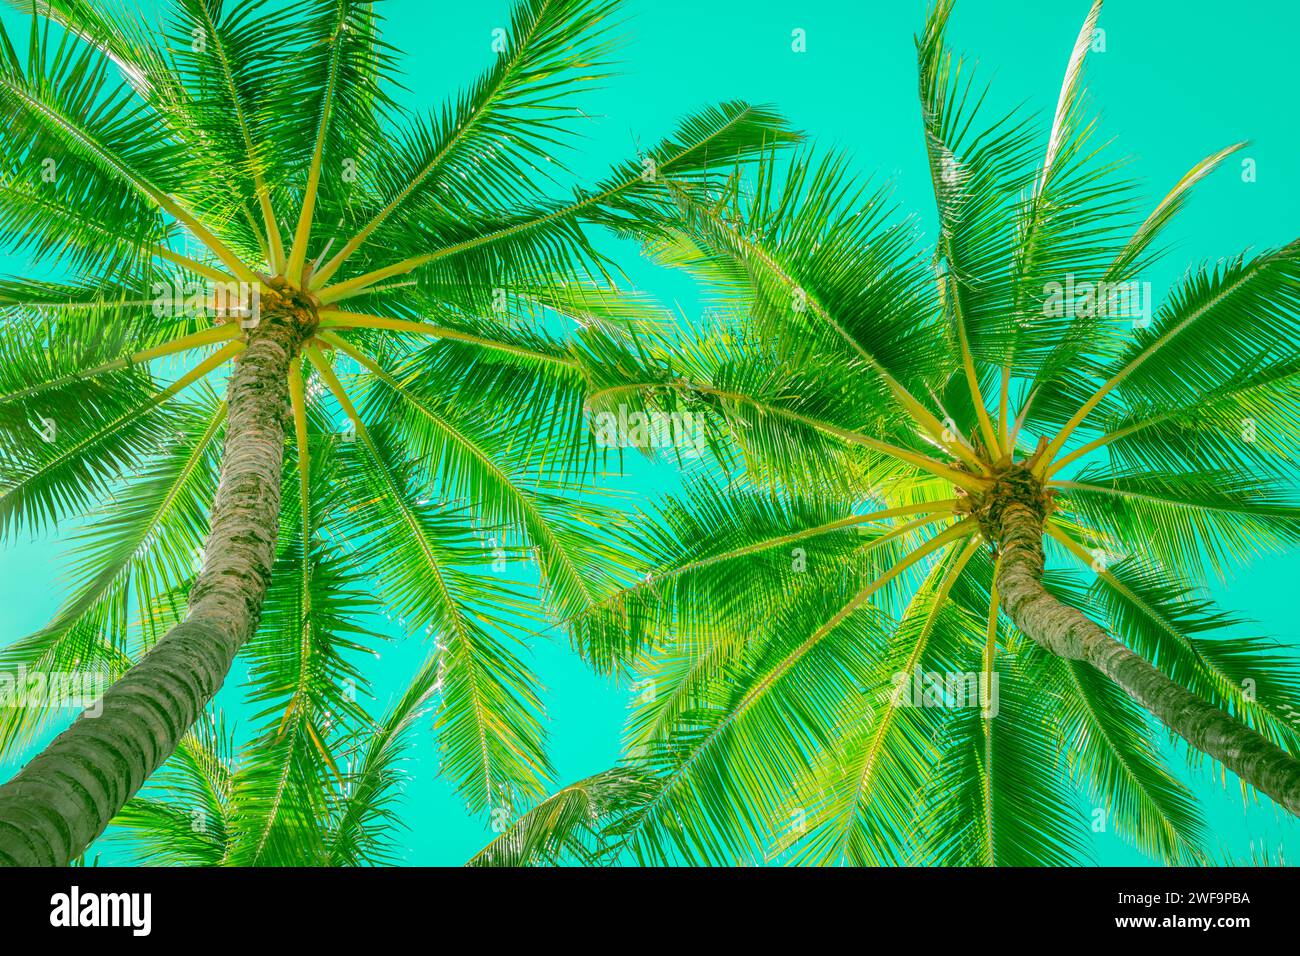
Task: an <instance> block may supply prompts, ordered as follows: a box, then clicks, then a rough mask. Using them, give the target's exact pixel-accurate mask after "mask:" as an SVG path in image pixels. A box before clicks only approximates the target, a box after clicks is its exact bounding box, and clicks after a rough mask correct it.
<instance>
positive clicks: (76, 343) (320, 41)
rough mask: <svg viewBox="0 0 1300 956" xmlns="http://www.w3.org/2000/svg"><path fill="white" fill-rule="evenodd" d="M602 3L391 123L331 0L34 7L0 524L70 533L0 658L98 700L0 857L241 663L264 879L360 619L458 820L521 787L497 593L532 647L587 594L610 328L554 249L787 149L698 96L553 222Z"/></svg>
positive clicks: (148, 754)
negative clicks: (421, 635)
mask: <svg viewBox="0 0 1300 956" xmlns="http://www.w3.org/2000/svg"><path fill="white" fill-rule="evenodd" d="M18 6H20V7H22V8H25V9H31V6H30V5H29V4H27V3H25V2H24V3H21V4H18ZM617 6H618V4H617V3H616V2H612V0H520V2H519V3H517V4H516V5H515V7H514V11H513V14H512V19H511V22H510V27H509V30H508V31H505V33H504V39H502V40H501V41H500V42H499V43H498V46H499V50H498V56H497V59H496V60H495V62H494V63H493V64H492V66H491V67H490V68H489V69H488V70H487V71H486V72H485V73H484V74H483V76H482V77H481V78H480V79H479V80H478V81H477V82H476V83H475V84H474V85H472V86H471V87H470V88H469V89H468V90H467V91H466V92H465V93H464V94H462V95H461V96H459V97H457V98H454V99H453V100H451V101H450V102H449V103H448V104H447V105H446V106H445V107H443V108H442V109H441V110H438V111H434V112H431V113H429V114H427V115H425V114H414V113H412V112H410V111H409V110H407V109H404V108H402V107H401V106H399V104H398V103H397V102H396V100H395V99H394V95H395V91H396V89H397V70H396V65H395V58H396V57H395V55H396V50H395V49H394V48H393V47H392V46H390V45H389V44H388V43H387V42H385V40H384V39H383V37H382V35H381V22H380V18H379V17H378V15H377V14H376V12H375V10H374V9H373V8H372V4H371V3H370V2H362V0H298V2H295V3H292V4H290V5H288V6H287V7H283V8H280V7H277V8H276V9H269V8H267V7H266V6H265V5H264V4H263V3H262V2H261V0H240V2H226V3H222V2H221V0H173V2H170V3H169V4H167V6H166V10H165V17H166V21H165V23H164V24H163V25H162V26H161V27H160V28H158V29H154V28H151V27H149V26H147V25H145V24H143V23H140V22H138V20H137V19H136V14H135V13H134V11H131V10H129V9H125V10H123V9H114V8H106V7H105V6H104V5H103V4H100V3H92V2H89V0H41V2H39V3H37V4H36V9H35V12H34V13H33V18H32V26H31V30H30V33H29V35H28V36H27V38H26V49H25V51H23V52H20V49H19V48H20V46H21V45H22V38H21V37H11V36H10V35H9V33H8V32H4V33H0V142H3V146H4V154H5V156H6V157H7V158H6V162H5V166H4V170H3V174H2V175H3V190H2V191H0V233H2V238H3V242H4V244H5V247H6V248H8V249H9V250H10V251H12V252H15V253H20V254H26V255H28V256H30V258H31V259H32V261H33V263H34V265H33V268H34V269H40V270H44V271H43V273H42V278H33V277H29V276H25V277H21V278H11V279H8V280H5V281H4V283H3V289H0V301H2V302H3V309H2V313H3V322H4V325H5V332H6V334H5V336H4V344H3V346H0V348H3V356H2V358H0V380H2V381H0V393H2V396H0V429H3V441H2V447H0V462H2V463H3V472H2V475H0V481H2V490H3V496H2V497H0V532H2V533H3V534H4V536H5V537H6V538H9V539H12V538H13V537H14V536H15V535H17V534H20V533H24V532H27V533H36V532H42V531H44V530H46V529H48V528H50V527H53V526H54V524H55V523H56V522H57V521H60V520H64V519H69V518H73V519H78V524H77V527H78V531H77V535H78V539H79V540H78V544H77V551H76V554H75V559H74V562H73V564H72V568H71V570H72V575H73V579H74V580H73V589H72V592H71V594H70V596H69V598H68V599H67V601H66V603H65V604H64V605H63V606H62V608H61V609H60V610H59V612H58V613H57V614H56V616H55V618H54V619H53V620H52V621H51V622H50V624H49V625H48V626H47V627H45V628H43V629H42V630H41V631H39V632H38V633H36V634H33V635H31V636H29V637H26V638H24V639H21V640H18V641H17V642H14V643H10V644H9V645H8V646H6V647H5V648H4V650H3V653H2V655H0V656H2V657H3V669H4V672H5V673H6V674H7V675H12V674H14V673H19V674H25V675H31V674H40V675H43V676H47V677H48V676H51V675H60V676H61V678H62V677H67V676H68V675H72V676H74V677H76V676H80V677H84V678H89V677H91V676H94V675H108V676H109V677H110V678H111V679H112V686H111V688H110V689H109V690H108V692H107V693H106V694H105V695H104V696H103V699H102V702H100V703H98V704H97V705H96V706H94V707H92V708H91V709H90V710H88V711H87V712H86V714H84V715H83V716H82V717H81V718H79V719H78V720H76V721H75V722H74V723H73V724H72V725H71V727H69V728H68V729H67V730H65V731H64V732H63V733H62V734H60V735H59V736H58V737H57V738H55V739H54V740H53V742H52V743H49V744H48V745H47V746H45V748H44V749H43V750H41V751H40V753H39V754H38V755H36V756H35V757H33V758H32V759H31V760H30V761H29V762H27V764H26V766H24V767H23V768H22V770H21V771H20V772H19V773H18V774H17V775H16V776H14V777H13V779H12V780H10V781H9V782H8V783H7V784H5V785H4V786H3V787H0V863H7V864H61V863H64V862H67V861H68V860H70V859H73V858H74V857H76V856H77V855H78V854H80V853H81V852H82V851H83V849H84V848H85V847H86V846H87V845H88V844H89V843H90V842H91V840H93V839H94V838H95V837H96V836H97V835H98V834H99V833H100V832H101V831H102V830H103V829H104V827H105V825H106V824H107V823H108V822H109V820H110V819H111V818H112V817H113V816H114V814H115V813H116V812H117V811H118V810H119V808H121V807H122V806H123V804H124V803H125V802H126V801H127V799H128V798H129V797H131V795H132V794H134V793H135V792H136V791H137V790H138V789H139V788H140V786H141V785H142V784H143V783H144V782H145V780H146V779H148V778H149V776H150V774H151V773H152V772H153V771H154V770H155V769H156V768H157V767H158V766H159V765H160V764H161V763H162V762H163V761H164V760H166V759H167V758H168V757H169V755H171V754H172V753H173V751H174V750H175V749H176V747H177V746H178V745H179V744H180V743H181V742H182V741H183V740H193V739H196V738H192V737H187V734H189V733H190V728H191V726H192V725H193V724H194V723H195V721H196V719H198V718H199V716H200V714H201V713H202V712H203V710H204V708H205V706H206V705H207V704H208V702H209V701H210V700H211V698H212V697H213V695H214V694H215V693H216V692H217V690H218V689H219V688H220V687H221V685H222V682H223V680H224V679H225V677H226V675H227V673H228V672H229V671H230V670H231V667H232V662H233V661H234V660H235V657H236V655H237V654H240V653H241V650H242V651H243V653H244V657H245V659H246V661H247V666H248V671H249V677H250V679H251V682H252V685H253V688H254V690H253V695H252V696H253V700H254V702H255V703H256V704H257V705H258V707H259V720H261V721H262V725H261V728H260V733H259V738H258V740H257V741H256V743H255V744H254V745H253V748H252V751H251V753H250V755H249V758H248V759H249V761H251V764H250V765H249V766H246V767H243V768H242V769H241V775H240V776H238V777H236V778H235V784H234V785H236V786H240V787H243V788H244V789H245V790H247V792H246V793H243V794H242V795H241V797H240V799H239V801H238V802H239V806H240V807H241V808H242V809H241V813H242V814H243V817H242V820H243V822H242V823H241V826H244V825H246V826H251V827H252V828H253V829H254V832H253V833H252V834H251V835H249V838H248V839H243V838H241V840H240V841H239V843H238V846H239V848H240V851H239V852H240V854H241V856H240V859H241V860H243V861H244V862H265V861H268V860H274V859H284V858H285V856H284V854H283V853H276V852H274V847H275V845H276V843H277V840H279V837H278V834H281V833H292V832H293V831H294V828H295V825H294V819H298V818H304V819H305V817H306V816H308V815H312V814H313V812H314V811H315V810H316V809H318V807H317V804H320V803H321V801H327V802H330V801H334V798H332V797H331V798H327V797H324V796H322V788H321V787H320V786H319V785H318V783H319V780H320V779H322V778H327V777H330V776H334V777H337V778H338V779H337V783H336V786H337V788H338V789H339V790H340V791H346V790H347V787H348V786H350V785H351V784H350V781H349V774H348V773H347V772H345V771H344V770H343V769H342V768H339V767H337V766H335V764H336V763H337V761H336V760H335V759H334V754H335V751H336V749H337V747H339V746H343V744H342V742H343V741H347V740H350V739H351V738H352V736H353V735H354V734H355V733H357V732H358V731H359V729H362V728H366V727H370V728H371V729H373V725H372V724H371V723H370V721H369V718H368V717H367V716H366V715H365V713H364V710H363V708H362V707H361V705H360V704H359V703H358V700H359V699H360V697H362V696H364V694H363V692H364V690H365V680H364V675H363V674H362V672H361V671H360V669H359V664H358V662H357V659H356V657H357V652H359V651H366V650H372V649H373V643H374V635H373V634H372V633H370V632H369V630H368V628H367V625H366V615H367V614H368V613H370V612H372V611H373V610H374V609H375V606H376V605H377V604H378V605H379V606H382V607H386V608H388V609H389V613H390V614H391V615H392V616H393V617H394V618H396V619H397V621H398V623H399V625H400V626H403V627H405V628H406V629H408V630H411V631H423V632H425V633H426V634H429V635H430V636H431V637H433V638H434V639H435V640H436V642H437V647H436V652H435V656H434V658H433V660H434V662H435V663H433V664H431V665H430V666H429V667H427V668H425V669H424V670H423V671H422V672H421V673H422V674H423V675H424V677H425V679H426V683H427V684H428V686H427V687H419V686H415V685H413V688H414V689H413V690H412V694H413V695H414V696H413V698H412V699H413V700H417V701H418V700H422V699H424V696H425V694H426V693H428V692H432V691H436V692H437V695H438V704H437V718H436V721H437V726H438V731H439V738H440V746H441V750H442V757H443V764H444V771H445V772H446V773H447V775H448V776H449V777H450V778H451V779H452V780H454V781H455V782H456V784H457V785H458V787H459V788H460V789H461V790H462V792H463V794H464V796H465V798H466V801H467V804H468V805H469V806H470V808H471V809H480V808H483V807H487V806H496V805H500V804H502V803H505V804H507V805H508V804H509V803H510V801H512V800H514V799H516V798H519V797H520V796H521V795H522V796H527V795H530V794H534V795H537V796H541V795H544V793H545V791H546V789H547V785H546V781H547V779H548V777H549V776H550V773H551V769H550V765H549V763H548V761H547V758H546V755H545V751H544V747H543V729H542V723H541V720H540V711H541V702H540V698H539V693H540V688H539V687H538V683H537V680H536V678H535V677H534V676H533V675H532V673H531V672H530V671H529V669H528V668H527V666H526V665H525V663H524V661H523V660H522V658H521V657H520V648H519V639H518V637H517V636H516V635H517V633H518V632H519V631H520V629H521V628H522V627H524V626H526V622H527V620H528V619H529V618H530V617H534V618H535V617H537V616H538V615H539V614H541V613H542V612H541V611H540V610H539V609H538V605H539V599H538V597H537V596H536V595H531V594H530V593H529V592H528V591H526V590H521V587H520V585H519V581H518V580H517V578H516V577H515V576H512V575H511V574H510V572H509V571H508V570H507V569H506V564H507V563H508V561H509V560H510V559H511V558H512V557H514V558H522V557H523V556H524V555H527V556H528V557H529V558H530V560H531V561H532V563H533V572H532V573H533V577H534V578H535V579H537V580H540V582H541V583H542V585H543V588H542V592H543V593H542V596H541V600H542V601H543V602H544V606H545V613H546V614H547V615H548V616H547V617H546V618H545V620H548V621H555V620H558V619H561V618H569V617H572V616H574V615H576V614H579V613H581V612H583V611H584V610H585V609H586V608H588V607H589V606H590V605H591V604H592V603H593V602H595V601H597V600H599V599H600V597H601V594H602V592H603V590H604V589H606V588H608V587H609V586H610V585H611V584H612V583H614V582H616V581H617V580H618V579H619V574H620V569H621V567H622V565H623V558H622V556H621V555H620V554H619V553H618V551H617V550H616V549H615V548H614V547H613V546H611V544H610V543H609V541H608V540H607V539H606V538H605V537H604V536H603V535H602V534H601V532H600V530H599V527H598V524H597V521H596V520H595V517H594V515H595V514H596V513H597V510H598V508H599V504H600V502H599V500H598V499H596V498H592V497H590V496H588V497H586V498H584V499H582V500H579V499H578V498H577V496H576V495H575V494H572V492H575V491H579V490H581V473H582V469H583V468H584V467H585V463H586V461H587V460H588V459H589V457H590V456H589V455H588V454H587V453H586V451H585V448H586V446H587V444H588V443H589V442H588V440H587V438H586V434H587V433H586V429H585V426H584V424H583V419H582V395H583V392H584V383H585V379H586V377H587V375H588V371H587V369H588V366H589V365H590V364H591V363H592V362H598V361H601V360H603V358H604V357H606V356H617V355H618V354H621V352H620V350H622V349H623V345H622V344H621V339H620V333H619V332H618V331H617V329H616V325H617V323H618V321H622V320H624V319H626V318H627V317H629V316H633V317H634V316H635V314H636V310H637V308H638V306H637V304H636V303H635V301H634V300H632V299H630V298H629V297H626V296H618V295H616V294H615V293H614V291H613V287H612V285H611V282H610V277H611V275H612V265H611V264H610V263H609V261H608V260H607V258H606V257H605V256H604V255H602V254H600V253H598V252H597V250H596V249H595V248H593V246H592V244H591V241H590V240H589V238H588V235H587V231H586V230H587V227H589V226H592V225H597V226H610V227H613V228H615V229H619V230H625V229H628V228H633V227H636V226H637V224H638V223H640V222H641V221H642V220H643V219H644V218H645V217H646V216H648V215H649V213H650V212H652V211H653V210H652V207H651V206H650V205H649V203H650V201H651V200H653V199H655V198H656V197H657V196H659V195H660V194H661V193H664V192H665V191H666V190H667V189H668V185H667V184H668V183H669V181H671V180H676V181H678V182H679V183H680V184H681V185H682V186H683V187H688V186H692V185H693V184H698V183H700V182H703V181H704V180H706V179H708V178H709V177H710V176H711V175H712V174H711V172H710V169H711V168H712V167H715V166H717V165H718V164H719V163H720V162H729V161H731V160H734V159H735V158H736V157H738V156H743V155H745V154H746V153H748V152H750V151H752V150H756V149H758V148H759V147H760V146H761V145H762V143H764V142H765V141H772V140H781V139H784V138H788V134H786V133H785V132H783V131H782V129H781V127H780V125H779V124H778V123H777V121H776V120H775V118H774V117H772V116H771V115H770V114H769V113H767V112H765V111H763V110H760V109H756V108H754V107H750V106H747V105H745V104H740V103H728V104H723V105H720V106H718V107H715V108H710V109H707V110H705V111H703V112H700V113H698V114H697V115H694V116H692V117H690V118H688V119H687V120H685V121H684V122H683V123H682V124H681V125H680V127H679V128H678V129H677V131H676V132H675V133H674V134H673V135H671V136H670V137H669V138H667V139H665V140H664V141H662V142H661V143H659V144H658V145H656V146H654V147H653V148H651V149H649V150H647V151H646V152H645V153H644V154H643V155H640V156H637V157H635V158H632V159H630V160H628V161H627V162H623V163H620V164H619V165H617V166H615V167H614V168H613V169H612V170H611V172H610V173H609V175H608V177H607V178H605V179H604V180H602V181H600V182H598V183H595V184H594V185H591V186H574V187H573V190H572V192H571V193H567V194H566V193H565V192H563V189H564V188H566V186H567V182H566V181H567V180H568V179H571V178H572V177H571V176H570V175H569V174H568V172H567V171H566V169H565V166H564V165H563V163H562V159H563V158H564V152H563V151H564V149H565V148H566V147H568V146H569V145H571V144H572V142H573V140H572V138H571V134H573V133H574V132H575V131H579V129H578V126H579V124H581V123H582V122H584V121H585V117H584V116H583V114H581V112H580V111H579V110H577V109H576V107H575V106H574V105H573V96H574V94H575V93H577V92H579V91H581V90H583V89H585V88H587V87H589V86H590V85H591V84H592V83H593V82H598V81H599V80H600V79H601V78H602V77H603V76H605V75H606V74H607V72H608V68H607V67H606V66H605V65H604V64H605V63H606V62H607V59H608V53H609V50H610V45H611V40H612V33H611V29H610V24H611V18H612V17H613V15H614V14H615V13H616V12H617ZM485 42H487V38H485ZM557 190H558V191H557ZM568 319H575V320H577V321H578V322H579V323H580V324H581V325H582V327H583V328H582V330H580V331H577V332H574V331H573V330H572V329H571V328H570V327H569V326H568V325H566V324H565V322H567V320H568ZM223 378H224V379H225V394H224V399H222V398H220V397H219V394H218V390H217V389H218V388H219V386H220V384H221V380H222V379H223ZM214 386H215V387H214ZM286 439H290V440H291V441H292V445H293V448H294V452H293V454H291V455H288V456H286V454H285V451H284V449H285V445H286ZM518 563H519V562H516V565H517V564H518ZM496 572H502V573H496ZM372 580H373V581H377V582H378V588H379V594H378V595H376V594H374V593H373V591H374V587H373V585H372V584H371V583H370V582H371V581H372ZM521 620H522V621H524V622H525V624H521V623H520V622H521ZM30 696H31V695H29V697H30ZM36 696H37V697H39V699H23V698H22V695H21V694H20V695H19V700H18V702H17V703H16V704H15V703H14V700H13V698H12V695H11V697H10V699H9V700H8V701H7V704H8V705H7V706H6V707H4V709H3V711H2V713H0V747H2V748H3V752H4V753H5V754H7V755H13V754H16V753H18V752H20V749H21V748H23V747H25V746H27V745H29V744H31V743H32V742H33V741H35V740H37V739H38V737H39V735H40V734H41V732H42V730H43V729H44V728H45V727H46V726H47V725H48V723H49V719H50V718H51V717H52V716H53V714H54V713H55V710H56V708H55V705H56V704H58V703H59V700H56V699H54V697H53V695H50V694H46V695H44V696H40V695H36ZM381 726H382V724H381ZM187 746H189V745H187ZM195 746H197V745H195ZM195 752H197V751H193V748H191V752H189V754H188V756H186V757H185V759H188V760H191V761H192V760H193V759H195V757H194V753H195ZM335 802H336V801H335ZM330 805H334V804H333V803H332V802H331V803H330ZM253 807H256V809H250V808H253ZM326 809H328V807H326ZM286 852H287V851H286ZM348 852H351V851H348ZM346 855H347V854H345V856H346Z"/></svg>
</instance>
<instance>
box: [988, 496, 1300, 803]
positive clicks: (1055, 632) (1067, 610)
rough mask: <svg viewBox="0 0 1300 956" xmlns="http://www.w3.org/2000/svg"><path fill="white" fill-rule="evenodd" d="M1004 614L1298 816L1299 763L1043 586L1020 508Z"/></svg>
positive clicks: (1004, 543) (1029, 515)
mask: <svg viewBox="0 0 1300 956" xmlns="http://www.w3.org/2000/svg"><path fill="white" fill-rule="evenodd" d="M1000 525H1001V527H1000V534H999V539H1000V546H1001V558H1000V561H999V570H998V594H999V597H1000V602H1001V605H1002V609H1003V610H1004V611H1006V612H1007V614H1008V615H1009V616H1010V617H1011V619H1012V620H1013V621H1015V623H1016V626H1017V627H1019V628H1020V630H1022V631H1023V632H1024V633H1025V634H1027V635H1028V636H1029V637H1030V638H1031V639H1033V640H1034V641H1035V642H1037V643H1038V644H1039V645H1040V646H1042V647H1043V648H1045V649H1046V650H1048V651H1050V652H1051V653H1053V654H1056V655H1057V656H1058V657H1064V658H1067V659H1069V660H1076V661H1086V662H1087V663H1089V664H1091V665H1092V666H1093V667H1095V668H1097V670H1099V671H1101V672H1102V673H1103V674H1105V675H1106V676H1107V677H1109V678H1110V679H1111V680H1113V681H1114V682H1115V683H1116V684H1118V685H1119V686H1120V687H1121V688H1123V689H1124V692H1125V693H1127V694H1128V695H1129V696H1130V697H1132V698H1133V699H1134V700H1135V701H1137V702H1138V703H1139V704H1141V705H1142V706H1143V707H1145V708H1146V709H1147V710H1149V711H1150V712H1151V713H1153V714H1155V716H1156V717H1157V718H1159V720H1160V722H1161V723H1163V724H1164V725H1165V726H1166V727H1168V728H1169V729H1170V730H1172V731H1173V732H1174V733H1176V734H1178V736H1180V737H1182V738H1183V739H1184V740H1186V741H1187V742H1188V743H1189V744H1191V745H1192V746H1193V747H1195V748H1196V749H1197V750H1200V751H1202V752H1203V753H1206V754H1209V755H1210V756H1211V757H1213V758H1214V759H1215V760H1217V761H1219V762H1220V763H1222V764H1223V765H1224V766H1225V767H1227V768H1228V769H1229V770H1231V771H1233V772H1234V773H1235V774H1237V775H1238V776H1239V777H1241V779H1242V780H1244V781H1246V782H1247V783H1249V784H1250V785H1251V786H1253V787H1255V789H1257V790H1259V791H1260V792H1262V793H1266V794H1268V796H1270V797H1272V798H1273V799H1274V800H1275V801H1277V803H1279V804H1280V805H1281V806H1283V807H1285V808H1286V809H1288V810H1290V811H1291V812H1292V813H1293V814H1296V815H1297V816H1300V760H1297V759H1296V758H1295V757H1293V756H1291V755H1290V754H1288V753H1287V752H1286V751H1284V750H1282V749H1280V748H1279V747H1277V746H1275V745H1274V744H1273V743H1272V742H1270V741H1269V740H1266V739H1265V738H1264V737H1263V736H1261V735H1260V734H1258V733H1256V732H1255V731H1254V730H1251V729H1250V728H1249V727H1247V726H1246V725H1245V724H1243V723H1241V722H1240V721H1238V720H1235V719H1234V718H1232V717H1230V716H1229V715H1228V714H1226V713H1224V712H1223V711H1221V710H1219V708H1217V707H1215V706H1213V705H1212V704H1210V703H1208V702H1206V701H1204V700H1202V699H1201V698H1200V697H1197V696H1196V695H1195V694H1193V693H1191V692H1190V691H1188V690H1187V689H1186V688H1184V687H1183V686H1181V685H1180V684H1177V683H1175V682H1174V681H1172V680H1170V679H1169V678H1168V677H1166V676H1165V675H1164V674H1162V673H1161V672H1160V671H1158V670H1156V669H1155V668H1154V667H1152V666H1151V665H1150V664H1149V663H1147V662H1146V661H1145V660H1144V659H1143V658H1141V657H1139V656H1138V655H1137V654H1134V653H1133V652H1132V651H1131V650H1129V649H1128V648H1127V647H1125V646H1124V645H1123V644H1121V643H1120V642H1119V641H1117V640H1115V639H1114V638H1113V637H1111V636H1110V635H1109V634H1107V633H1106V631H1105V630H1103V629H1102V628H1101V627H1099V626H1097V625H1096V624H1094V623H1093V622H1092V621H1091V620H1089V619H1088V618H1087V617H1086V616H1084V615H1083V614H1082V613H1080V612H1079V611H1078V610H1076V609H1075V608H1072V607H1069V606H1068V605H1065V604H1062V603H1061V602H1060V601H1058V600H1057V599H1056V598H1055V597H1053V596H1052V595H1051V594H1050V593H1049V592H1048V591H1047V589H1046V588H1044V587H1043V585H1042V574H1043V565H1044V559H1043V518H1042V516H1041V514H1039V513H1037V512H1036V511H1035V510H1034V509H1033V508H1031V507H1029V506H1028V505H1026V504H1023V503H1019V502H1017V503H1012V504H1009V505H1008V506H1007V507H1006V509H1005V510H1004V511H1003V512H1002V514H1001V522H1000Z"/></svg>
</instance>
